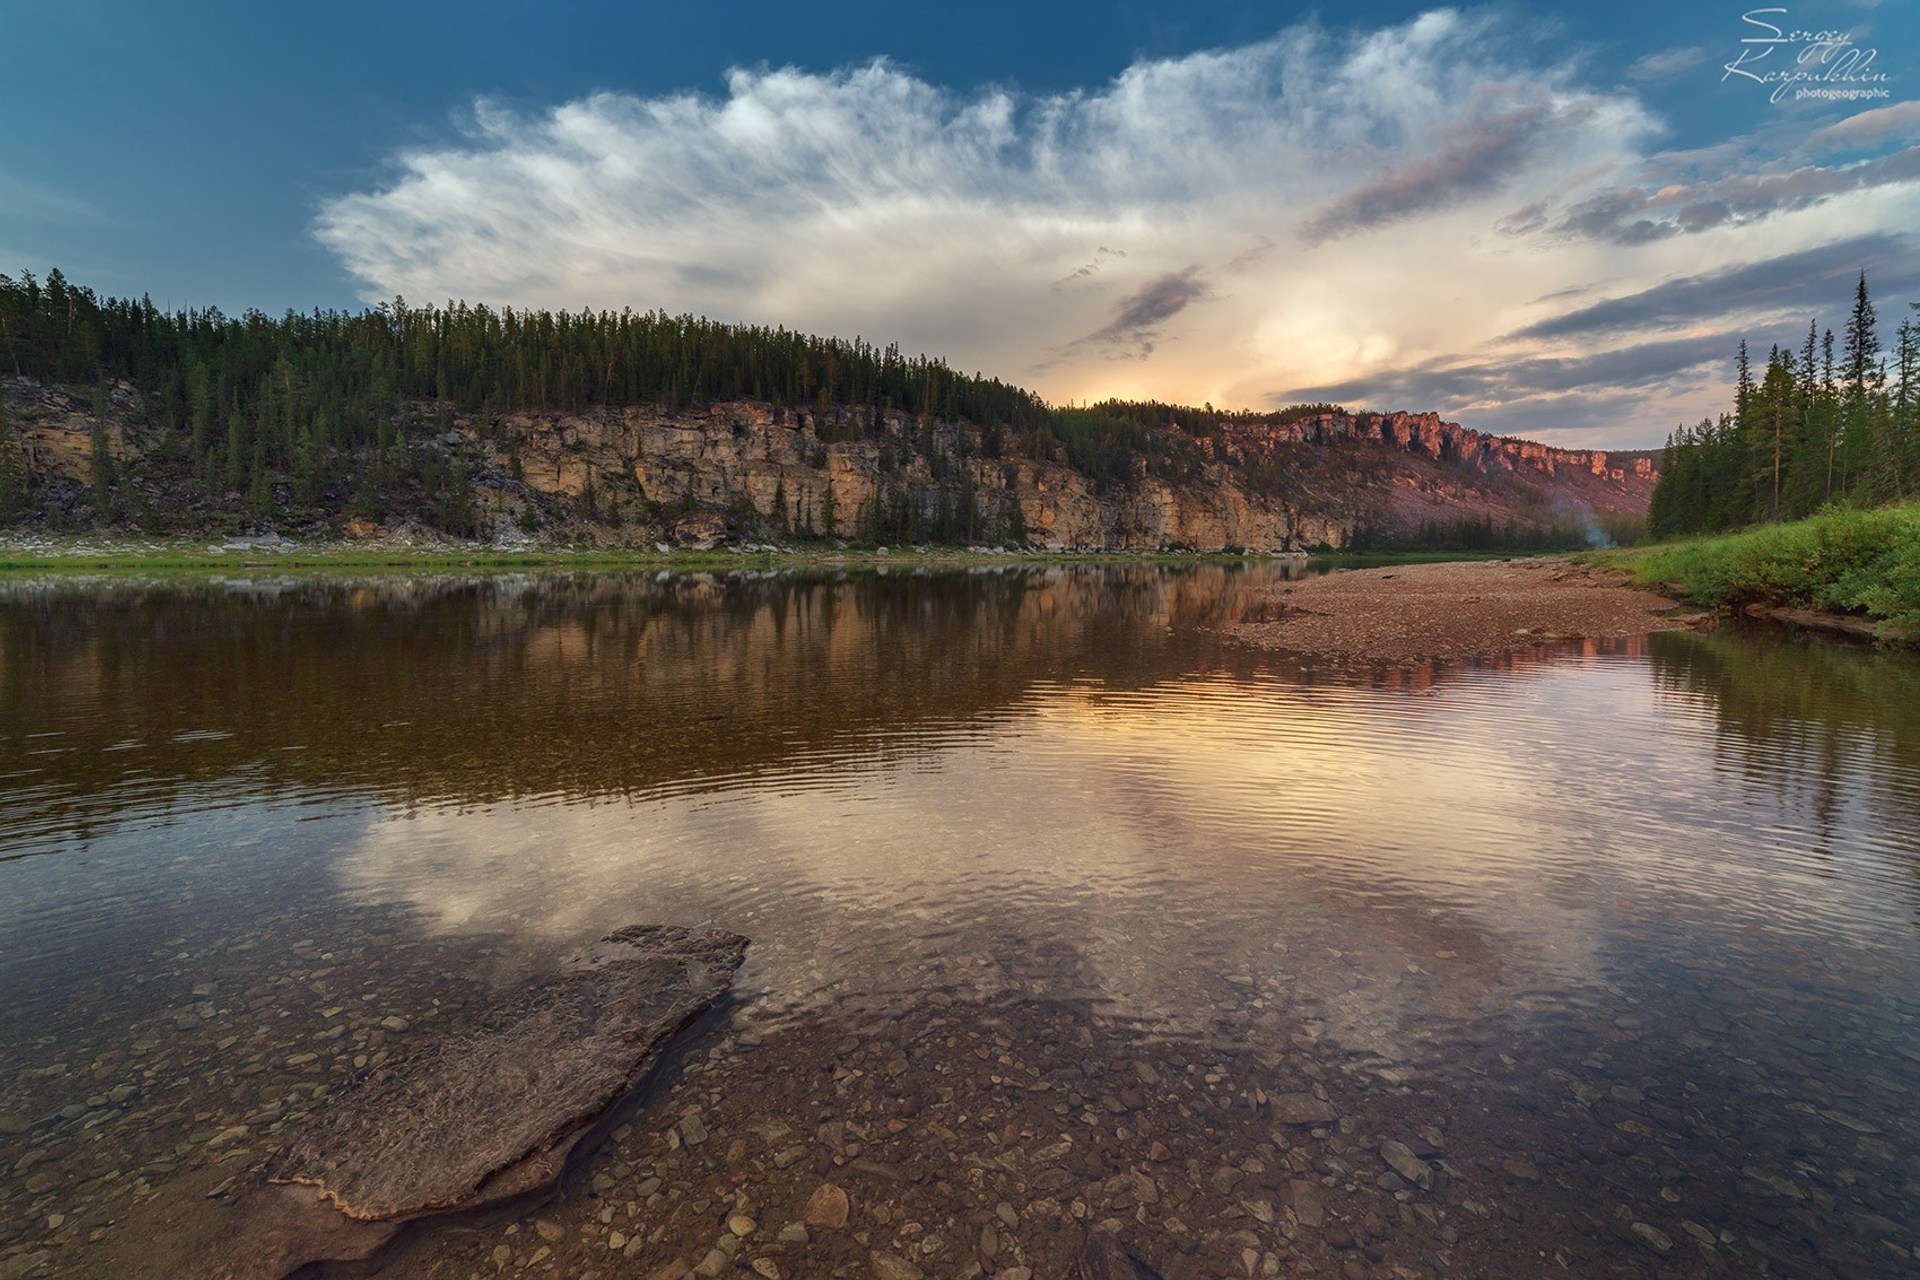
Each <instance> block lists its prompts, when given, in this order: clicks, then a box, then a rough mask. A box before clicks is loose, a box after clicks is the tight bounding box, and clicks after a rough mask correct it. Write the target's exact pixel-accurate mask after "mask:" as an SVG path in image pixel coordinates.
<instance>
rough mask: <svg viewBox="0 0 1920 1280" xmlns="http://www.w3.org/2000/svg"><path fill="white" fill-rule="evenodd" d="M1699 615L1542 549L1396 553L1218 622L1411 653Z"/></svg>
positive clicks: (1547, 639) (1607, 631) (1670, 625)
mask: <svg viewBox="0 0 1920 1280" xmlns="http://www.w3.org/2000/svg"><path fill="white" fill-rule="evenodd" d="M1704 621H1706V617H1705V615H1703V614H1700V613H1698V612H1693V611H1688V610H1686V609H1685V608H1683V607H1679V606H1676V604H1675V602H1674V601H1673V600H1671V599H1669V598H1667V597H1666V596H1663V595H1659V594H1656V593H1654V592H1652V591H1649V590H1645V589H1644V588H1641V587H1636V586H1634V585H1631V584H1630V582H1629V581H1628V575H1627V574H1626V573H1625V572H1624V571H1622V570H1618V569H1613V568H1608V567H1604V566H1600V565H1592V564H1584V563H1579V562H1576V561H1573V560H1568V559H1563V558H1547V559H1535V560H1483V561H1455V562H1449V563H1442V564H1405V565H1397V566H1391V567H1382V568H1377V569H1360V570H1355V571H1353V572H1350V573H1339V574H1330V575H1328V576H1326V577H1322V578H1312V579H1308V580H1305V581H1301V582H1296V583H1289V584H1287V585H1286V586H1283V587H1280V588H1278V590H1277V591H1276V592H1274V593H1273V594H1270V595H1268V596H1267V597H1266V598H1265V599H1263V600H1261V601H1260V602H1258V603H1256V604H1255V605H1254V606H1253V608H1252V609H1250V610H1249V611H1248V613H1247V615H1246V616H1245V617H1244V618H1242V619H1241V620H1240V621H1239V622H1237V623H1234V624H1232V625H1231V626H1229V627H1228V628H1227V633H1228V634H1229V635H1231V636H1232V637H1233V638H1234V639H1236V640H1239V641H1241V642H1243V643H1246V644H1251V645H1257V646H1259V647H1261V648H1269V649H1285V650H1290V651H1292V652H1295V653H1305V654H1310V655H1313V656H1316V657H1323V658H1332V659H1339V660H1348V661H1365V662H1384V663H1410V662H1423V661H1430V660H1433V659H1458V658H1478V657H1489V656H1492V655H1494V654H1498V653H1504V652H1506V651H1508V650H1512V649H1517V648H1526V647H1529V646H1534V645H1542V644H1554V643H1561V642H1571V641H1575V640H1602V639H1614V638H1618V637H1622V636H1637V635H1644V634H1646V633H1647V632H1649V631H1668V630H1676V629H1680V628H1685V627H1691V626H1697V625H1700V624H1701V623H1702V622H1704Z"/></svg>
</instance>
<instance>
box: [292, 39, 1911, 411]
mask: <svg viewBox="0 0 1920 1280" xmlns="http://www.w3.org/2000/svg"><path fill="white" fill-rule="evenodd" d="M1506 22H1507V16H1506V15H1499V14H1494V13H1491V12H1488V13H1476V12H1460V11H1453V10H1437V11H1435V12H1432V13H1428V14H1425V15H1422V16H1420V17H1418V18H1416V19H1414V20H1412V21H1409V22H1405V23H1401V24H1397V25H1393V26H1388V27H1384V28H1381V29H1378V30H1371V31H1357V32H1351V33H1331V32H1329V31H1327V30H1324V29H1322V28H1319V27H1317V26H1313V25H1302V26H1296V27H1291V28H1288V29H1287V30H1285V31H1282V32H1280V33H1278V34H1277V35H1275V36H1274V37H1272V38H1271V39H1268V40H1263V41H1259V42H1256V43H1252V44H1248V45H1244V46H1239V47H1235V48H1226V49H1217V50H1211V51H1205V52H1201V53H1195V54H1192V55H1189V56H1186V57H1180V58H1171V59H1162V60H1154V61H1142V62H1140V63H1137V64H1135V65H1134V66H1131V67H1128V68H1127V69H1126V70H1124V71H1123V72H1122V73H1121V74H1119V75H1118V76H1116V77H1115V78H1114V79H1113V80H1111V81H1110V82H1108V83H1105V84H1101V85H1092V86H1087V87H1084V88H1082V89H1079V90H1076V91H1073V92H1067V93H1059V94H1051V95H1034V94H1023V93H1020V92H1017V91H1014V90H1012V89H1007V88H1002V87H991V86H990V87H985V88H980V89H977V90H973V91H957V90H953V89H949V88H943V87H940V86H936V85H933V84H930V83H928V82H926V81H924V80H922V79H920V78H918V77H916V76H915V75H913V74H912V73H910V72H909V71H907V70H905V69H903V68H901V67H898V66H896V65H894V64H891V63H889V62H886V61H884V60H883V61H876V62H871V63H867V64H864V65H859V66H852V67H846V68H842V69H839V70H835V71H829V72H813V71H804V70H799V69H796V68H766V67H761V68H747V69H736V70H733V71H731V72H729V73H728V74H727V76H726V78H725V81H724V86H723V92H721V93H719V94H714V95H708V94H698V93H682V94H675V95H668V96H663V97H655V98H640V97H635V96H631V95H623V94H599V95H595V96H592V97H588V98H583V99H580V100H578V101H574V102H568V103H563V104H561V105H559V106H556V107H553V108H551V109H549V110H545V111H535V112H522V111H513V110H508V109H506V108H503V107H500V106H498V105H495V104H492V103H489V102H486V101H481V102H479V103H477V104H476V106H475V108H474V110H473V112H472V115H471V116H470V117H469V118H468V119H467V120H466V121H465V123H464V127H463V129H462V131H461V132H460V133H459V134H458V135H457V136H454V137H450V138H447V139H444V140H443V141H441V142H439V143H436V144H433V145H428V146H422V147H419V148H416V149H414V150H411V151H408V152H405V153H403V154H400V155H398V156H396V157H394V158H393V169H392V173H391V175H390V177H389V178H388V180H387V181H385V182H384V183H382V184H381V185H379V186H378V187H375V188H373V189H370V190H365V191H361V192H357V193H352V194H346V195H342V196H340V197H338V198H335V199H332V200H330V201H328V202H326V203H325V204H324V205H323V207H322V208H321V210H320V213H319V216H318V219H317V224H316V234H317V235H318V237H319V238H320V240H321V241H322V243H324V244H325V245H327V246H328V247H330V248H331V249H332V250H333V251H334V252H336V253H337V254H338V255H339V257H340V258H341V260H342V261H343V262H344V263H345V264H346V265H347V267H348V268H349V269H350V270H351V271H353V272H354V273H355V274H356V275H357V276H359V277H360V278H361V279H362V280H364V281H365V282H366V294H367V296H368V297H369V298H378V297H386V296H391V295H392V294H394V293H404V294H406V295H408V296H411V297H416V298H434V299H439V298H447V297H456V296H457V297H466V298H471V299H476V300H478V299H485V300H489V301H495V302H508V303H515V304H525V305H542V306H565V307H578V306H582V305H588V306H595V307H613V308H618V307H621V306H629V305H630V306H634V307H640V308H651V307H661V308H664V309H667V310H670V311H681V310H685V311H693V312H698V313H704V314H708V315H712V316H715V317H718V318H724V319H738V320H753V321H763V322H768V323H778V324H785V325H789V326H796V327H800V328H805V329H809V330H813V331H818V332H827V333H837V334H843V335H848V336H851V335H854V334H861V335H864V336H867V337H869V338H873V337H880V338H884V339H886V340H898V341H900V342H901V343H902V344H903V345H904V346H906V347H908V348H909V349H913V350H922V351H928V352H932V353H936V354H940V355H944V356H946V357H947V358H948V359H949V360H951V361H952V362H953V363H954V364H956V365H958V366H961V367H964V368H967V369H980V370H984V371H988V372H992V373H996V374H999V375H1001V376H1005V377H1010V378H1014V379H1017V380H1023V381H1029V382H1030V383H1032V384H1033V385H1035V386H1036V387H1037V389H1039V390H1040V391H1041V392H1042V393H1044V394H1046V395H1048V396H1050V397H1052V398H1054V399H1056V400H1070V399H1080V398H1098V397H1101V396H1106V395H1132V396H1150V397H1154V398H1159V399H1166V400H1180V401H1189V402H1198V401H1201V400H1210V401H1213V402H1214V403H1216V404H1256V405H1257V404H1261V403H1265V402H1266V401H1268V400H1269V399H1271V398H1272V397H1274V396H1276V395H1282V396H1284V395H1302V396H1305V395H1309V394H1314V393H1318V392H1322V391H1325V390H1326V389H1328V388H1343V389H1346V390H1347V391H1349V392H1350V393H1351V394H1350V395H1346V396H1343V397H1342V398H1347V399H1352V400H1355V401H1359V402H1364V403H1368V404H1374V405H1399V406H1405V407H1414V408H1436V409H1439V410H1441V411H1443V412H1446V413H1449V414H1453V415H1456V416H1459V417H1461V418H1463V419H1465V420H1468V421H1469V422H1470V424H1472V425H1486V424H1487V423H1488V422H1493V421H1500V422H1502V423H1503V424H1504V425H1506V426H1507V427H1508V428H1509V429H1520V430H1530V431H1532V433H1535V434H1542V435H1545V434H1550V433H1552V432H1554V431H1565V430H1568V429H1569V428H1568V427H1567V423H1569V422H1576V421H1590V420H1592V415H1591V414H1587V413H1586V412H1585V411H1583V410H1580V409H1579V404H1580V403H1583V402H1584V403H1588V404H1591V405H1598V404H1607V405H1610V406H1614V405H1617V404H1619V403H1620V402H1621V397H1622V396H1631V395H1633V394H1637V393H1638V392H1640V391H1642V390H1644V389H1645V388H1649V387H1655V388H1657V389H1658V391H1659V394H1658V395H1657V396H1652V397H1650V398H1645V400H1644V402H1645V403H1646V404H1647V405H1648V409H1647V413H1646V415H1645V416H1644V417H1641V418H1633V417H1628V418H1625V419H1623V418H1622V417H1621V416H1620V415H1619V414H1617V413H1615V414H1614V415H1613V416H1612V418H1611V419H1610V420H1609V430H1611V431H1612V433H1613V434H1615V435H1619V436H1623V437H1627V436H1632V435H1635V434H1637V435H1638V436H1640V437H1643V438H1652V439H1657V438H1658V437H1659V435H1661V434H1664V432H1665V431H1666V429H1667V428H1669V427H1670V426H1671V425H1672V422H1671V421H1670V420H1669V418H1668V414H1669V412H1670V409H1671V404H1670V401H1672V398H1673V396H1675V395H1679V394H1680V393H1679V392H1675V391H1673V390H1672V387H1673V386H1674V385H1677V383H1676V382H1675V381H1674V380H1675V379H1678V380H1680V381H1684V380H1685V379H1686V378H1688V377H1693V378H1694V384H1693V385H1694V388H1695V392H1694V394H1695V396H1696V399H1701V398H1703V397H1705V396H1707V395H1709V394H1711V395H1712V396H1714V397H1716V398H1717V397H1718V396H1719V394H1720V392H1719V389H1718V387H1717V385H1715V384H1713V383H1712V382H1711V381H1710V380H1709V379H1708V377H1707V376H1706V375H1705V374H1703V373H1702V372H1701V368H1702V366H1701V364H1700V363H1698V362H1695V363H1688V364H1681V365H1677V366H1673V367H1671V368H1669V369H1667V370H1666V372H1664V373H1661V374H1660V375H1659V376H1658V377H1655V378H1653V379H1652V380H1651V381H1648V380H1646V379H1644V378H1642V377H1641V376H1640V373H1639V372H1636V371H1637V370H1638V371H1644V370H1646V369H1651V368H1653V366H1654V365H1657V364H1660V363H1661V362H1662V361H1671V360H1675V359H1678V358H1679V355H1680V353H1681V350H1682V349H1681V348H1680V347H1675V346H1672V345H1670V344H1672V343H1676V342H1696V343H1697V342H1704V341H1706V340H1707V338H1708V337H1709V336H1714V335H1724V333H1725V332H1726V331H1727V317H1728V315H1729V310H1728V307H1727V305H1726V302H1727V297H1728V296H1729V295H1727V294H1726V293H1725V290H1728V289H1737V288H1741V287H1744V286H1743V285H1742V283H1741V282H1742V281H1743V280H1744V279H1745V277H1743V276H1741V275H1740V274H1739V273H1740V272H1742V271H1743V270H1747V269H1750V268H1751V269H1753V270H1756V271H1758V270H1761V269H1762V268H1761V267H1760V266H1758V265H1756V264H1768V263H1771V264H1772V267H1771V268H1770V269H1772V270H1776V271H1778V270H1792V271H1802V272H1804V273H1806V274H1805V276H1804V278H1803V280H1802V284H1805V285H1807V286H1808V287H1811V283H1810V282H1814V281H1816V280H1818V281H1819V282H1821V287H1824V282H1825V281H1826V280H1827V274H1824V273H1823V271H1815V269H1814V264H1815V259H1816V258H1817V257H1818V254H1819V252H1820V251H1821V249H1822V246H1828V247H1829V248H1831V246H1833V245H1835V244H1836V243H1837V242H1853V241H1859V240H1861V238H1862V237H1866V236H1871V235H1872V234H1874V233H1875V232H1876V231H1882V230H1884V229H1886V228H1888V227H1892V226H1895V225H1912V224H1914V222H1915V218H1916V216H1917V215H1920V198H1917V197H1916V191H1920V183H1917V182H1916V179H1920V147H1914V148H1905V147H1903V145H1902V144H1903V143H1904V142H1905V141H1907V140H1908V139H1909V138H1911V137H1912V129H1913V126H1914V125H1915V124H1916V121H1915V119H1914V117H1913V113H1912V112H1911V111H1909V110H1907V109H1906V106H1907V104H1900V105H1899V106H1898V107H1889V108H1881V109H1878V111H1870V112H1863V113H1858V114H1857V115H1856V116H1854V117H1852V118H1850V119H1845V120H1838V119H1836V120H1829V121H1827V122H1826V123H1824V124H1822V123H1820V122H1817V121H1816V122H1814V124H1813V125H1802V126H1799V128H1800V129H1801V133H1800V134H1799V135H1797V139H1796V141H1795V142H1794V144H1793V145H1792V146H1791V147H1789V148H1788V149H1787V151H1786V152H1784V153H1781V154H1777V155H1772V156H1768V157H1765V158H1763V159H1760V158H1757V157H1758V155H1759V153H1760V152H1761V151H1762V150H1763V149H1764V146H1765V145H1766V144H1765V143H1763V142H1762V141H1757V140H1752V139H1749V140H1745V141H1743V140H1739V139H1733V140H1729V141H1727V142H1726V143H1724V144H1721V145H1718V146H1716V147H1710V148H1704V149H1701V150H1698V151H1693V152H1685V153H1682V152H1670V153H1663V152H1660V151H1658V150H1657V149H1655V147H1656V143H1657V141H1658V138H1659V136H1660V133H1661V122H1660V121H1659V119H1658V118H1657V116H1656V115H1655V114H1654V113H1653V112H1652V111H1651V110H1650V109H1649V108H1648V107H1647V105H1646V104H1645V103H1644V102H1643V101H1642V100H1641V99H1640V98H1639V97H1638V96H1637V93H1638V91H1637V90H1634V89H1630V88H1623V87H1621V86H1618V85H1610V86H1596V85H1594V84H1591V83H1588V82H1585V81H1583V79H1582V78H1581V76H1580V74H1579V73H1578V71H1577V69H1576V68H1574V67H1573V66H1572V65H1570V64H1561V63H1543V62H1542V61H1541V60H1540V56H1539V54H1538V53H1537V52H1536V48H1537V46H1535V45H1531V44H1529V43H1528V42H1527V41H1526V40H1525V39H1522V38H1514V39H1512V40H1509V39H1508V35H1509V32H1508V30H1507V27H1506V25H1504V24H1506ZM1524 34H1525V33H1524V32H1522V33H1520V35H1522V36H1524ZM1693 52H1694V51H1691V50H1667V51H1664V52H1661V53H1656V54H1654V55H1650V56H1649V57H1648V58H1645V59H1642V62H1643V63H1644V64H1646V65H1645V66H1644V67H1642V68H1641V70H1642V72H1644V73H1645V74H1646V75H1648V76H1651V75H1655V74H1664V73H1665V72H1663V71H1662V68H1665V69H1666V70H1667V71H1673V70H1678V69H1680V68H1681V66H1682V64H1683V62H1684V58H1683V55H1685V56H1688V57H1690V56H1692V54H1693ZM1836 114H1837V113H1836ZM1783 127H1784V126H1783ZM1833 156H1840V157H1843V162H1835V161H1833V160H1832V159H1831V157H1833ZM1796 255H1814V257H1806V258H1801V257H1796ZM1819 261H1820V262H1827V261H1828V259H1826V258H1820V259H1819ZM1832 261H1833V262H1836V263H1837V262H1838V258H1837V257H1836V258H1833V259H1832ZM1834 269H1835V270H1838V267H1835V268H1834ZM1856 269H1857V268H1856ZM1696 278H1697V279H1699V280H1701V281H1706V282H1708V283H1702V284H1700V285H1698V286H1697V287H1694V286H1688V285H1684V284H1682V283H1677V282H1682V281H1685V280H1690V279H1696ZM1716 290H1719V291H1721V292H1719V293H1716ZM1636 299H1637V300H1638V301H1634V300H1636ZM1596 300H1598V301H1596ZM1750 301H1753V305H1754V307H1757V306H1758V305H1759V303H1758V301H1757V300H1750ZM1609 306H1611V307H1612V308H1613V309H1612V311H1611V312H1609V311H1607V310H1605V308H1607V307H1609ZM1752 309H1753V308H1751V307H1750V308H1749V311H1752ZM1609 315H1610V316H1612V317H1613V318H1612V319H1610V320H1609V319H1607V318H1606V317H1608V316H1609ZM1676 331H1681V332H1682V336H1680V337H1676V336H1675V333H1676ZM1596 340H1599V341H1602V342H1604V343H1605V344H1607V346H1608V347H1609V348H1611V350H1602V351H1594V350H1592V349H1591V348H1592V346H1593V343H1594V342H1595V341H1596ZM1685 350H1686V351H1687V352H1693V351H1694V350H1695V348H1693V347H1687V348H1686V349H1685ZM1616 351H1617V352H1621V353H1626V352H1635V351H1637V352H1638V354H1637V355H1624V354H1623V355H1621V356H1620V357H1619V359H1618V360H1611V359H1609V358H1607V357H1609V356H1610V355H1612V354H1613V353H1614V352H1616ZM1496 367H1505V368H1507V369H1509V370H1510V371H1518V372H1519V373H1522V374H1526V375H1527V376H1526V377H1525V378H1516V377H1513V376H1509V377H1505V378H1502V377H1497V376H1493V372H1492V371H1493V370H1495V369H1496ZM1476 369H1484V370H1486V371H1488V372H1487V373H1486V375H1485V376H1479V375H1473V374H1472V373H1471V371H1473V370H1476ZM1415 373H1418V374H1420V375H1421V376H1418V377H1415V376H1412V375H1413V374H1415ZM1575 376H1579V377H1584V378H1589V379H1592V380H1594V381H1593V382H1592V385H1591V386H1590V387H1588V388H1586V389H1585V390H1584V391H1583V390H1582V389H1581V388H1580V387H1578V386H1572V385H1569V386H1561V387H1550V386H1548V384H1549V383H1555V382H1565V381H1566V380H1567V379H1568V378H1572V377H1575ZM1529 379H1531V381H1529ZM1536 384H1537V385H1536ZM1670 393H1671V394H1670ZM1583 397H1584V401H1583ZM1662 397H1665V398H1662ZM1528 412H1534V413H1537V414H1538V415H1540V416H1539V418H1538V420H1537V421H1534V422H1532V423H1531V424H1529V422H1527V421H1525V420H1523V419H1524V418H1525V415H1526V414H1527V413H1528ZM1476 415H1477V416H1476ZM1596 429H1598V428H1596Z"/></svg>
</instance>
